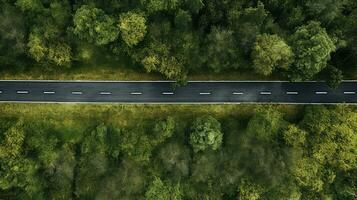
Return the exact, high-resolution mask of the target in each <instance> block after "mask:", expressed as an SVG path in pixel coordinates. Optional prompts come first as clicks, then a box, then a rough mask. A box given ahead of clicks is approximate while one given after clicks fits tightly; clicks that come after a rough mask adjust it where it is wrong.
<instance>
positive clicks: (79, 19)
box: [73, 5, 118, 45]
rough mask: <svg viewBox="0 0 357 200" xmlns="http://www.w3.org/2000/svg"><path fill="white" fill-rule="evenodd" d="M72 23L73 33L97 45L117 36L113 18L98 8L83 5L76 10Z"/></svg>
mask: <svg viewBox="0 0 357 200" xmlns="http://www.w3.org/2000/svg"><path fill="white" fill-rule="evenodd" d="M73 24H74V29H73V32H74V34H76V35H77V36H78V37H79V38H81V39H85V40H87V41H89V42H92V43H95V44H97V45H105V44H108V43H110V42H113V41H114V40H115V39H116V38H117V37H118V29H117V28H116V26H115V20H114V19H113V18H112V17H111V16H108V15H106V14H105V12H104V11H103V10H101V9H99V8H95V7H91V6H87V5H83V6H82V7H80V8H79V9H78V10H77V11H76V13H75V15H74V18H73Z"/></svg>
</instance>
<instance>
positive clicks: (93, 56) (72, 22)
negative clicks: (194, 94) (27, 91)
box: [0, 0, 357, 87]
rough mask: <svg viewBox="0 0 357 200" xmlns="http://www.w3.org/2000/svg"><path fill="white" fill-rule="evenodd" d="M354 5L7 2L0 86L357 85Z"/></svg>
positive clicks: (192, 0)
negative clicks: (15, 82) (59, 82)
mask: <svg viewBox="0 0 357 200" xmlns="http://www.w3.org/2000/svg"><path fill="white" fill-rule="evenodd" d="M356 22H357V3H356V1H355V0H338V1H332V0H303V1H295V0H275V1H269V0H261V1H256V0H254V1H251V0H239V1H236V0H224V1H213V0H167V1H163V0H138V1H123V0H110V1H99V0H88V1H87V0H86V1H84V0H79V1H69V0H62V1H59V0H54V1H48V0H3V1H1V2H0V78H2V79H35V78H36V79H96V80H98V79H102V80H107V79H111V80H129V79H130V80H143V79H146V80H151V79H171V80H179V81H183V82H184V81H185V80H188V79H216V80H223V79H231V80H232V79H236V80H254V79H255V80H258V79H259V80H263V79H267V80H271V79H280V80H282V79H284V80H292V81H300V80H311V79H319V80H328V83H329V84H330V85H331V86H332V87H336V86H337V85H338V83H339V82H340V81H341V79H343V78H345V79H355V78H357V73H356V69H357V66H356V64H357V60H356V58H357V50H356V49H357V48H356V45H357V42H356V40H357V36H356V35H357V28H356V27H357V23H356Z"/></svg>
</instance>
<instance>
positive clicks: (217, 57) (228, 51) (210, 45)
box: [206, 27, 240, 72]
mask: <svg viewBox="0 0 357 200" xmlns="http://www.w3.org/2000/svg"><path fill="white" fill-rule="evenodd" d="M235 44H236V41H235V39H234V37H233V31H231V30H226V29H223V28H217V27H213V29H212V30H211V32H210V33H209V34H208V36H207V49H206V52H207V58H206V59H207V61H206V62H207V66H208V67H209V68H211V69H213V71H215V72H221V71H224V70H228V69H237V68H239V67H240V65H239V62H238V61H237V60H238V57H239V52H238V50H237V47H236V46H235Z"/></svg>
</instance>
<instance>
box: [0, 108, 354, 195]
mask: <svg viewBox="0 0 357 200" xmlns="http://www.w3.org/2000/svg"><path fill="white" fill-rule="evenodd" d="M9 106H10V105H7V106H2V107H1V108H2V109H1V113H2V114H1V116H0V196H1V197H6V198H10V199H147V200H151V199H165V200H166V199H176V200H179V199H192V200H201V199H217V200H220V199H222V200H223V199H224V200H226V199H227V200H234V199H246V200H252V199H257V200H259V199H267V200H286V199H294V200H304V199H309V200H310V199H344V200H345V199H346V200H353V199H355V197H356V194H357V185H356V170H357V134H356V130H357V114H356V109H355V107H353V106H350V107H348V106H344V105H342V106H298V107H296V106H273V105H267V106H254V107H255V108H256V109H255V110H253V109H252V106H240V107H239V108H241V109H236V108H234V107H232V108H233V109H231V110H230V111H229V112H226V113H225V114H219V115H217V110H219V109H214V110H210V109H209V108H212V107H205V109H204V112H202V110H200V112H194V110H195V109H194V107H191V108H189V109H187V110H184V111H181V112H180V111H177V110H176V108H173V109H172V108H171V109H172V110H171V112H167V113H166V111H163V110H164V109H163V110H160V111H158V112H156V111H155V112H153V109H152V107H150V106H148V107H144V108H142V107H138V108H134V107H130V108H129V107H127V108H124V107H122V106H117V107H110V106H102V107H101V106H98V107H96V108H93V107H90V106H88V107H87V109H83V108H85V107H79V108H78V107H77V109H75V110H72V109H73V108H76V107H75V106H74V107H66V106H62V107H60V108H58V109H57V110H56V109H54V108H55V107H53V106H50V105H49V106H48V107H46V108H47V109H46V111H48V110H50V111H54V112H53V113H56V114H53V113H51V112H45V113H43V112H42V111H36V110H33V109H31V110H30V108H27V109H28V110H26V109H25V111H23V112H22V111H20V113H18V112H19V110H16V109H15V110H14V107H15V106H18V105H11V106H13V107H12V109H9ZM38 106H40V105H38ZM160 107H161V106H160ZM3 108H4V109H3ZM23 108H24V107H21V108H18V109H23ZM31 108H33V106H32V105H31ZM37 108H38V107H37ZM88 108H89V109H88ZM98 108H100V109H98ZM195 108H197V107H195ZM221 108H223V107H221ZM225 108H226V109H227V107H225ZM52 109H54V110H52ZM165 109H169V107H166V108H165ZM243 110H245V111H247V110H248V111H250V112H246V113H245V114H244V115H243V116H242V111H243ZM295 111H298V113H295ZM161 112H164V113H165V114H163V113H161ZM187 112H190V113H189V114H187ZM158 113H159V115H158ZM169 113H172V114H175V117H167V114H169ZM203 113H205V114H207V113H210V114H211V115H203ZM248 113H250V114H248ZM291 113H294V114H293V115H292V114H291ZM188 115H189V116H190V117H187V116H188ZM213 116H214V117H213ZM223 131H224V135H223V134H222V132H223Z"/></svg>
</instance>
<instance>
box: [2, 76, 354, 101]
mask: <svg viewBox="0 0 357 200" xmlns="http://www.w3.org/2000/svg"><path fill="white" fill-rule="evenodd" d="M171 85H172V82H168V81H138V82H136V81H132V82H127V81H0V102H98V103H105V102H107V103H321V104H326V103H357V81H345V82H343V83H342V84H341V85H340V87H339V88H337V89H336V90H331V89H330V88H329V87H328V86H327V85H326V84H325V83H323V82H298V83H290V82H279V81H275V82H266V81H253V82H251V81H190V82H188V84H187V85H186V86H184V87H178V88H176V89H175V90H173V88H172V87H171Z"/></svg>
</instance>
